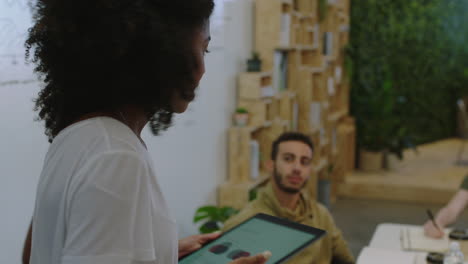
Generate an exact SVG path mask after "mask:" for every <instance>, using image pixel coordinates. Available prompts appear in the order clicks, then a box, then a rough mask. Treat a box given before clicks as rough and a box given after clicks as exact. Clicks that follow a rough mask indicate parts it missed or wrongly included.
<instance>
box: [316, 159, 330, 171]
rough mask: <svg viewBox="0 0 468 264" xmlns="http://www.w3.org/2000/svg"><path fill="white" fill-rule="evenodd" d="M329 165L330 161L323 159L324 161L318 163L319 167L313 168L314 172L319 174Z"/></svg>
mask: <svg viewBox="0 0 468 264" xmlns="http://www.w3.org/2000/svg"><path fill="white" fill-rule="evenodd" d="M327 164H328V159H326V158H322V159H320V160H319V162H318V163H317V166H315V167H314V168H313V170H314V171H315V172H316V173H318V172H319V171H321V170H323V169H325V167H326V166H327Z"/></svg>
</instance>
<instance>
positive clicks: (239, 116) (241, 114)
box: [234, 107, 249, 126]
mask: <svg viewBox="0 0 468 264" xmlns="http://www.w3.org/2000/svg"><path fill="white" fill-rule="evenodd" d="M248 122H249V111H247V109H246V108H244V107H238V108H237V109H236V112H235V113H234V124H235V125H236V126H246V125H247V123H248Z"/></svg>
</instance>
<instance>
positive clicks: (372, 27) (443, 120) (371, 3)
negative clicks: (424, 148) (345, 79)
mask: <svg viewBox="0 0 468 264" xmlns="http://www.w3.org/2000/svg"><path fill="white" fill-rule="evenodd" d="M351 3H352V5H351V33H350V43H349V45H348V47H347V48H346V53H347V56H348V58H347V60H348V61H347V65H348V69H349V70H350V74H351V76H350V77H351V87H352V89H351V111H352V114H353V115H354V116H355V117H356V121H357V129H358V144H359V145H360V146H362V147H365V148H367V149H370V150H383V149H391V148H392V147H395V146H397V148H398V146H403V145H404V144H405V142H406V143H411V142H413V143H415V144H421V143H425V142H431V141H435V140H438V139H442V138H447V137H452V136H454V135H455V128H456V112H455V111H456V104H455V101H456V99H457V98H459V97H460V96H463V95H467V94H468V93H467V91H468V82H467V80H468V76H467V71H468V70H467V69H468V63H467V62H468V18H467V17H468V15H467V14H468V1H467V0H352V1H351Z"/></svg>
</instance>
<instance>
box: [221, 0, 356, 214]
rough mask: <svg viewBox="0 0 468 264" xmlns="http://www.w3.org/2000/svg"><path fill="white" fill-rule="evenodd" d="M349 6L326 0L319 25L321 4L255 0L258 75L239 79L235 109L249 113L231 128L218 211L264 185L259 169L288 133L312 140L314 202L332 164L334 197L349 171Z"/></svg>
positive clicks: (265, 176) (351, 133)
mask: <svg viewBox="0 0 468 264" xmlns="http://www.w3.org/2000/svg"><path fill="white" fill-rule="evenodd" d="M349 1H350V0H328V3H327V7H326V8H327V15H326V17H325V18H324V19H319V17H320V15H319V12H318V9H319V8H318V6H319V3H318V2H319V0H255V51H256V52H258V54H259V56H260V59H261V60H262V72H256V73H250V72H249V73H242V74H240V75H239V79H238V93H237V105H238V106H239V107H245V108H247V109H248V111H249V114H250V120H249V124H248V126H246V127H232V128H230V129H229V132H228V133H229V150H228V151H229V155H228V156H229V177H228V180H227V182H226V183H224V184H222V185H221V186H220V189H219V204H220V205H221V206H232V207H234V208H242V207H243V206H244V205H245V204H246V203H247V202H248V197H249V191H250V190H251V189H252V188H254V187H255V186H258V185H259V184H262V183H263V182H265V181H266V180H267V179H268V177H269V174H268V173H267V172H266V170H265V167H264V165H263V163H264V162H265V161H266V160H268V159H269V158H270V157H269V155H270V153H271V144H272V142H273V140H274V139H276V138H277V137H278V136H279V135H280V134H281V133H283V132H285V131H291V130H293V131H300V132H302V133H305V134H307V135H309V136H310V137H311V138H312V140H313V142H314V145H315V151H314V152H315V153H314V160H313V164H314V169H313V172H312V175H311V178H310V180H309V184H308V186H307V188H308V190H309V192H310V193H311V195H312V196H315V195H316V186H317V179H319V178H325V177H328V175H329V171H330V170H329V168H330V165H333V168H334V169H333V170H332V174H331V178H332V188H333V190H332V195H333V197H332V198H334V197H335V196H336V191H337V186H338V183H341V182H343V181H344V179H345V177H346V175H347V174H349V173H350V172H351V171H352V170H353V168H354V148H355V126H354V121H353V118H352V117H350V116H349V92H350V91H349V82H348V81H347V79H346V76H345V73H344V53H343V48H344V46H345V45H346V44H347V42H348V39H349V36H348V34H349V10H350V7H349V6H350V3H349ZM255 153H256V154H255Z"/></svg>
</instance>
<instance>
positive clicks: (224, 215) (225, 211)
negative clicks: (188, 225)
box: [193, 205, 239, 234]
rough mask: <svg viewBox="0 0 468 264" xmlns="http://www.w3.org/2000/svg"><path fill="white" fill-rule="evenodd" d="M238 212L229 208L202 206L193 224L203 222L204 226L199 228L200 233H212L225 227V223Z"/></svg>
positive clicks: (196, 213)
mask: <svg viewBox="0 0 468 264" xmlns="http://www.w3.org/2000/svg"><path fill="white" fill-rule="evenodd" d="M238 212H239V211H238V210H236V209H234V208H232V207H229V206H224V207H217V206H211V205H209V206H202V207H200V208H198V209H197V211H196V212H195V216H194V217H193V223H198V222H202V225H201V226H200V227H199V231H200V233H202V234H206V233H212V232H215V231H218V230H220V229H221V228H222V227H223V223H224V222H225V221H226V220H228V219H229V218H230V217H231V216H233V215H235V214H237V213H238Z"/></svg>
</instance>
